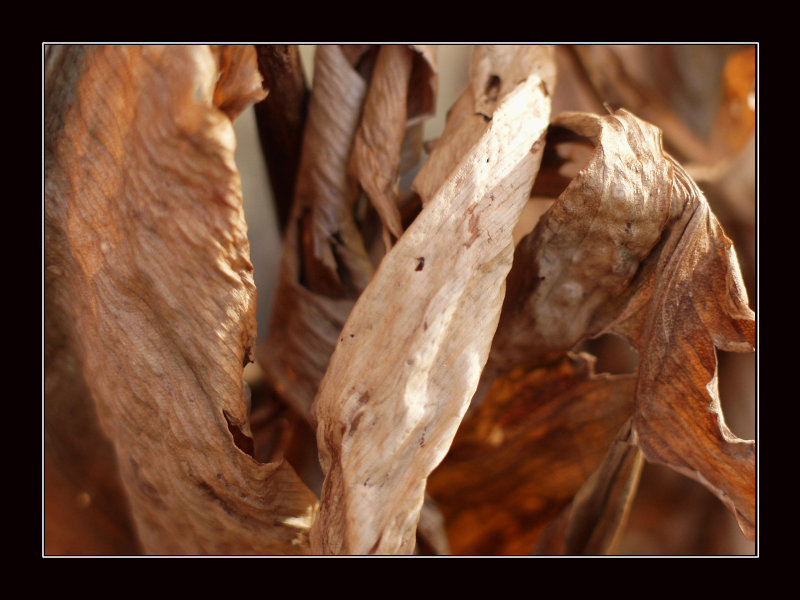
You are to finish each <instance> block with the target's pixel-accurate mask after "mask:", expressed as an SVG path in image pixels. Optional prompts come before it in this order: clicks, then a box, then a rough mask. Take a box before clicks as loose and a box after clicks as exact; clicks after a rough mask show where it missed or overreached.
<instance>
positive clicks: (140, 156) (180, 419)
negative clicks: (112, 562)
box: [45, 46, 316, 554]
mask: <svg viewBox="0 0 800 600" xmlns="http://www.w3.org/2000/svg"><path fill="white" fill-rule="evenodd" d="M73 68H75V69H77V70H78V71H79V73H80V74H79V76H78V77H77V78H76V80H75V86H74V88H73V89H71V90H62V91H55V90H54V91H53V92H52V93H53V95H52V96H50V97H49V101H50V102H51V104H48V106H47V107H46V112H47V113H48V114H52V115H53V122H54V123H55V124H56V125H55V126H53V127H52V128H49V129H48V130H47V132H46V139H47V140H48V141H47V143H46V146H47V148H48V152H47V153H46V156H45V172H46V180H45V220H46V223H47V225H48V227H49V228H51V229H50V231H51V232H52V236H53V238H51V239H50V241H51V242H55V243H56V244H57V245H61V246H62V247H67V248H69V253H70V256H71V259H69V260H61V259H62V256H63V255H59V254H52V253H51V252H50V249H49V246H48V247H47V248H46V253H45V260H46V264H48V265H49V267H48V268H50V270H51V272H52V273H54V274H55V273H56V272H57V277H58V278H59V281H58V286H59V288H60V289H62V290H64V293H69V294H70V295H71V311H72V315H73V317H74V329H75V337H76V340H77V342H78V343H77V347H76V349H75V350H76V352H77V353H78V355H79V358H80V361H81V365H82V368H83V374H84V377H85V380H86V383H87V386H88V389H89V391H90V393H91V395H92V397H93V399H94V401H95V404H96V406H97V410H98V414H99V417H100V424H101V426H102V428H103V430H104V431H105V433H106V434H107V435H108V437H109V438H110V439H111V440H112V442H113V446H114V450H115V453H116V456H117V459H118V463H119V470H120V476H121V479H122V481H123V483H124V486H125V490H126V492H127V494H128V498H129V500H130V504H131V508H132V512H133V518H134V520H135V523H136V529H137V532H138V537H139V539H140V540H141V544H142V548H143V550H144V552H147V553H158V554H205V553H219V554H226V553H231V554H250V553H262V554H273V553H275V554H294V553H303V552H306V551H307V550H308V546H307V543H308V542H307V531H308V526H309V524H310V520H311V518H313V513H314V510H315V505H316V499H315V497H314V496H313V494H311V492H310V491H309V490H308V489H307V488H306V487H305V486H304V485H303V484H302V483H301V482H300V481H299V479H298V478H297V476H296V475H295V474H294V472H293V471H292V469H291V467H289V466H288V465H287V464H285V463H280V464H278V463H274V464H266V465H265V464H259V463H257V462H256V461H255V460H254V459H253V458H252V456H249V455H248V454H246V453H245V452H243V451H242V450H240V449H239V448H238V447H237V446H236V444H235V439H236V438H237V437H246V435H247V433H248V426H247V418H248V416H247V409H246V405H245V402H244V398H243V380H242V367H243V365H244V364H245V363H246V362H248V361H249V360H250V359H251V352H252V347H253V345H254V343H255V286H254V284H253V280H252V265H251V264H250V260H249V257H248V242H247V236H246V226H245V222H244V216H243V213H242V206H241V189H240V180H239V175H238V172H237V170H236V165H235V163H234V158H233V155H234V146H235V139H234V133H233V127H232V123H231V119H232V118H233V117H235V115H236V114H238V112H239V111H241V110H242V109H243V108H244V107H245V106H247V105H249V104H251V103H252V102H253V101H256V100H258V99H260V98H263V96H264V92H263V91H262V89H261V82H260V77H259V76H258V71H257V68H256V57H255V52H254V50H253V48H252V47H250V46H240V47H235V48H214V47H207V46H189V47H181V46H166V47H162V46H143V47H135V46H96V47H90V48H86V49H85V50H80V51H78V52H77V53H76V55H75V63H74V66H73ZM217 103H219V104H217ZM56 115H57V116H56Z"/></svg>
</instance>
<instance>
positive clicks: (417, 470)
mask: <svg viewBox="0 0 800 600" xmlns="http://www.w3.org/2000/svg"><path fill="white" fill-rule="evenodd" d="M502 52H507V53H508V54H510V55H512V56H516V55H517V53H520V50H519V49H518V48H515V47H503V50H502V51H501V53H502ZM509 62H510V64H512V65H516V63H515V62H514V61H513V60H511V61H509ZM498 63H499V66H502V64H500V61H498ZM512 71H513V69H512ZM532 71H533V73H530V74H529V75H527V76H526V77H517V78H516V79H515V78H507V77H505V71H502V70H499V69H498V74H499V81H500V82H501V83H500V88H499V93H498V94H497V96H496V97H495V98H494V101H493V102H489V103H487V104H486V105H485V106H483V109H484V110H487V111H489V112H488V114H487V116H488V120H486V119H484V116H483V115H480V114H477V111H473V114H472V116H470V117H467V119H469V120H470V121H471V122H465V124H464V126H466V127H470V128H473V127H475V126H476V123H477V125H478V126H479V127H480V128H482V130H483V134H482V136H481V137H480V139H479V141H478V143H476V144H475V145H474V146H473V147H471V148H466V149H465V153H464V154H463V156H462V158H461V161H460V162H459V164H458V166H457V167H456V168H455V169H453V171H452V173H450V174H449V176H447V177H446V181H444V182H443V183H442V184H441V185H439V186H437V188H438V191H437V192H436V193H435V194H434V196H433V197H432V198H430V199H429V200H428V203H427V205H426V207H425V209H424V210H423V211H422V212H421V213H420V215H419V216H418V217H417V218H416V220H415V221H414V223H413V224H412V225H411V226H410V227H409V228H408V229H407V230H406V232H405V233H404V234H403V236H402V237H401V238H400V240H399V241H398V243H397V245H396V246H394V248H393V249H392V251H391V252H390V253H389V254H388V255H387V256H386V257H385V258H384V260H383V262H382V263H381V266H380V268H379V270H378V272H377V273H376V274H375V276H374V278H373V279H372V281H371V282H370V284H369V286H368V287H367V288H366V290H365V291H364V293H363V294H362V295H361V297H360V298H359V300H358V302H357V303H356V305H355V307H354V308H353V312H352V313H351V315H350V317H349V318H348V321H347V323H346V324H345V327H344V329H343V330H342V333H341V336H340V338H339V343H338V345H337V347H336V350H335V352H334V354H333V356H332V358H331V363H330V366H329V368H328V371H327V372H326V374H325V377H324V379H323V381H322V384H321V386H320V391H319V394H318V396H317V398H316V400H315V403H314V407H313V410H314V413H315V417H316V420H317V422H318V423H319V426H318V432H317V441H318V445H319V448H320V461H321V464H322V467H323V471H324V472H325V473H326V478H325V482H324V484H323V490H322V497H321V504H320V512H319V515H318V518H317V519H316V521H315V523H314V526H313V528H312V549H313V550H314V551H315V552H321V553H338V554H342V553H344V554H396V553H410V552H411V551H413V548H414V539H415V536H414V534H415V531H416V528H417V522H418V520H419V514H420V509H421V506H422V503H423V498H424V492H425V484H426V479H427V477H428V475H429V473H430V472H431V471H432V470H433V468H434V467H435V466H436V465H437V464H438V463H439V461H441V459H442V458H443V457H444V455H445V454H446V452H447V450H448V448H449V446H450V443H451V442H452V439H453V436H454V435H455V431H456V428H457V427H458V424H459V422H460V420H461V418H462V416H463V414H464V411H465V410H466V408H467V406H468V404H469V400H470V398H471V396H472V394H473V393H474V391H475V388H476V386H477V383H478V379H479V377H480V372H481V370H482V368H483V365H484V362H485V360H486V355H487V353H488V350H489V340H490V339H491V336H492V334H493V332H494V329H495V327H496V325H497V318H498V316H499V309H500V305H501V303H502V297H503V292H504V286H503V281H504V279H505V276H506V274H507V272H508V269H509V267H510V260H511V253H512V250H513V244H512V237H511V234H512V229H513V227H514V225H515V224H516V221H517V219H518V218H519V215H520V213H521V211H522V208H523V206H524V204H525V202H526V201H527V198H528V195H529V193H530V188H531V185H532V182H533V178H534V176H535V172H536V169H537V168H538V164H539V161H540V159H541V143H542V142H543V136H544V132H545V129H546V125H547V121H548V118H549V97H548V95H547V92H546V90H545V86H544V85H543V84H542V80H541V79H540V78H539V76H538V75H537V74H535V70H532ZM482 85H485V82H484V83H483V84H482ZM468 93H469V92H468ZM537 142H538V144H537ZM378 322H380V323H381V325H380V326H377V323H378Z"/></svg>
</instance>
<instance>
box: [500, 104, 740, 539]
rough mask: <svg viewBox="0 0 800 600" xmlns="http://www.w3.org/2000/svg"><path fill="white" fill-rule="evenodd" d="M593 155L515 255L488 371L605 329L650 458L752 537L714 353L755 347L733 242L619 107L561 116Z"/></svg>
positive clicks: (650, 134)
mask: <svg viewBox="0 0 800 600" xmlns="http://www.w3.org/2000/svg"><path fill="white" fill-rule="evenodd" d="M553 124H554V126H557V127H564V128H566V129H569V130H570V131H572V132H573V133H575V134H577V135H579V136H582V137H584V138H586V139H587V140H589V141H591V142H592V144H593V145H594V146H595V150H594V153H593V155H592V157H591V159H590V161H589V163H588V164H587V165H585V166H584V168H583V169H581V171H580V172H579V174H578V176H577V177H576V178H575V179H574V180H573V181H572V182H571V183H570V184H569V186H568V187H567V189H566V190H565V191H564V192H563V194H562V195H561V196H560V197H559V199H558V201H557V202H556V203H555V204H554V205H553V207H552V208H551V209H550V211H548V213H547V214H546V215H545V216H544V217H543V218H542V219H541V220H540V222H539V223H538V224H537V226H536V228H535V229H534V231H533V232H532V233H531V234H530V235H529V236H527V237H526V238H525V239H524V240H523V241H522V242H521V243H520V244H519V246H518V248H517V253H516V255H515V269H514V270H512V273H511V275H510V277H509V293H508V294H507V297H506V302H505V305H504V313H503V316H502V318H501V322H500V325H499V327H498V333H497V335H496V336H495V346H494V347H493V352H492V357H491V359H490V362H491V363H492V364H493V365H494V367H496V368H497V369H499V370H503V369H507V368H509V366H510V365H513V364H516V363H528V364H530V363H534V364H535V363H536V362H537V361H543V360H547V359H548V357H551V356H553V355H554V354H557V353H558V352H562V351H564V350H566V349H568V348H570V347H572V346H573V345H575V344H576V343H578V342H580V341H582V340H584V339H586V338H588V337H592V336H596V335H600V334H602V333H617V334H620V335H622V336H624V337H625V338H626V339H628V340H629V341H630V342H631V344H633V345H634V346H635V347H636V348H637V350H638V352H639V356H640V362H639V368H638V373H637V375H638V382H637V392H636V408H635V413H634V421H633V426H634V432H635V435H636V436H637V442H638V444H639V446H640V447H641V448H642V450H643V452H644V454H645V457H646V458H647V459H648V460H651V461H656V462H661V463H664V464H667V465H669V466H671V467H672V468H673V469H676V470H678V471H680V472H682V473H684V474H686V475H688V476H690V477H693V478H695V479H697V480H698V481H700V482H701V483H703V484H704V485H706V486H707V487H708V488H709V489H710V490H711V491H712V492H713V493H715V494H716V495H717V496H718V497H719V498H720V499H721V500H722V501H723V502H724V503H725V504H726V505H727V506H728V507H729V508H730V509H731V511H732V512H734V514H735V515H736V517H737V519H738V520H739V524H740V526H741V528H742V531H743V532H744V533H745V534H746V535H747V536H748V537H751V536H752V535H753V533H754V517H755V460H754V442H752V441H745V440H740V439H738V438H736V436H734V435H733V434H732V433H731V432H730V431H729V430H728V428H727V426H726V425H725V422H724V418H723V416H722V412H721V408H720V405H719V398H718V393H717V386H716V365H717V362H716V351H715V348H720V349H723V350H729V351H738V352H747V351H752V350H753V349H754V341H755V339H754V313H753V311H752V310H751V309H750V308H749V307H748V305H747V294H746V292H745V289H744V285H743V283H742V279H741V273H740V270H739V265H738V261H737V260H736V255H735V252H734V250H733V247H732V243H731V242H730V240H729V239H728V238H727V237H726V236H725V234H724V232H723V231H722V228H721V227H720V225H719V223H718V222H717V220H716V218H715V217H714V215H713V214H712V213H711V211H710V209H709V207H708V203H707V202H706V200H705V198H704V197H703V194H702V192H701V191H700V190H699V189H698V188H697V186H696V184H695V183H694V182H693V181H692V180H691V178H690V177H689V176H688V175H687V174H686V172H685V171H684V170H683V169H682V168H681V167H680V165H678V164H677V163H676V162H675V161H674V160H673V159H672V157H670V156H669V155H668V154H666V153H665V152H664V151H663V148H662V147H661V137H660V132H659V130H658V129H657V128H656V127H654V126H652V125H650V124H648V123H645V122H644V121H641V120H639V119H637V118H636V117H635V116H633V115H632V114H630V113H628V112H626V111H622V110H620V111H617V113H615V114H614V115H608V116H605V117H597V116H593V115H588V114H583V113H564V114H562V115H560V116H559V117H558V118H556V119H555V120H554V122H553Z"/></svg>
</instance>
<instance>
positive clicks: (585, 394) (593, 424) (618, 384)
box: [428, 354, 635, 554]
mask: <svg viewBox="0 0 800 600" xmlns="http://www.w3.org/2000/svg"><path fill="white" fill-rule="evenodd" d="M593 365H594V358H593V357H591V356H589V355H585V354H581V355H568V356H564V357H562V358H561V359H560V360H559V361H557V362H556V363H554V364H552V365H548V366H543V367H539V368H537V369H533V370H531V371H524V370H523V369H515V370H514V371H512V372H510V373H508V374H505V375H503V376H501V377H499V378H498V379H497V380H496V381H495V382H494V384H493V385H492V387H491V389H490V391H489V393H488V394H487V396H486V398H485V400H484V402H483V403H482V404H481V405H480V407H479V408H478V410H477V411H476V412H475V413H473V414H472V415H471V416H470V417H468V418H467V419H465V421H464V423H463V425H462V426H461V428H460V429H459V431H458V434H457V435H456V438H455V440H454V442H453V447H452V449H451V450H450V452H449V454H448V455H447V457H446V458H445V459H444V461H443V462H442V464H441V465H440V466H439V468H438V469H436V470H435V471H434V472H433V473H432V474H431V477H430V479H429V481H428V491H429V493H430V494H431V496H432V497H433V498H434V499H435V500H436V503H437V505H438V506H439V508H440V510H441V511H442V513H443V514H444V516H445V520H446V523H447V531H448V536H449V538H450V544H451V547H452V550H453V552H454V553H455V554H529V553H530V552H531V551H532V550H533V548H534V545H535V544H536V543H537V540H539V538H540V537H541V536H542V535H543V533H544V531H545V530H546V528H547V527H548V526H549V524H550V523H551V522H552V521H553V520H554V519H556V518H557V516H558V515H559V513H560V512H561V511H563V510H565V507H567V506H569V503H570V502H571V501H572V500H573V497H574V496H575V495H576V493H577V492H578V491H579V490H580V488H581V486H583V485H584V484H585V482H586V480H587V479H588V478H589V477H590V475H591V474H592V473H593V472H594V471H595V470H596V469H597V468H598V467H599V465H601V464H602V462H603V460H604V457H605V455H606V452H607V449H608V447H609V445H610V444H611V443H612V441H613V440H614V438H615V436H616V435H617V432H618V431H619V429H620V427H621V426H622V425H623V424H624V423H625V422H626V421H627V420H629V419H630V415H631V412H632V410H633V394H634V389H635V380H634V378H633V377H632V376H627V375H626V376H609V375H595V374H594V368H593ZM593 516H596V515H593ZM568 519H569V517H567V520H566V521H565V525H566V523H567V522H568ZM587 520H589V518H588V517H587ZM570 549H573V548H570ZM560 550H563V548H560Z"/></svg>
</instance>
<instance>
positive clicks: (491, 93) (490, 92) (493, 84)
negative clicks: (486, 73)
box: [483, 75, 500, 100]
mask: <svg viewBox="0 0 800 600" xmlns="http://www.w3.org/2000/svg"><path fill="white" fill-rule="evenodd" d="M483 93H484V94H486V98H487V99H488V100H497V97H498V95H499V93H500V77H498V76H497V75H492V76H491V77H489V79H488V80H487V81H486V87H485V88H484V90H483Z"/></svg>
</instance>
